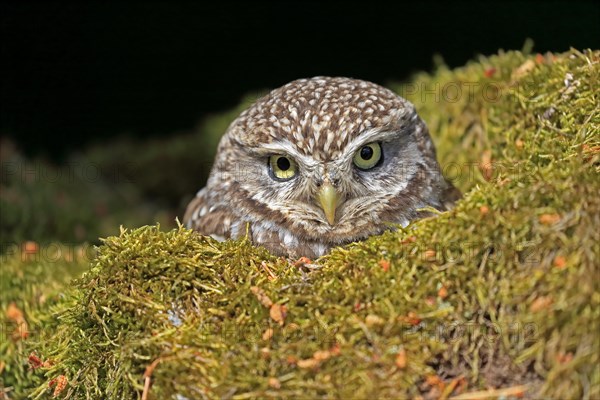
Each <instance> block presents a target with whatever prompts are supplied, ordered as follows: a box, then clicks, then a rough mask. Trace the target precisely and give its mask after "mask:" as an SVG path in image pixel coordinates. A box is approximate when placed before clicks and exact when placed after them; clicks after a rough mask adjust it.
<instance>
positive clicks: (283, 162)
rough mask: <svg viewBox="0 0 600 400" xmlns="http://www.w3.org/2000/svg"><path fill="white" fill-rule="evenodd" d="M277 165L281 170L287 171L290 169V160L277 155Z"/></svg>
mask: <svg viewBox="0 0 600 400" xmlns="http://www.w3.org/2000/svg"><path fill="white" fill-rule="evenodd" d="M277 167H278V168H279V169H280V170H282V171H287V170H288V169H290V160H288V159H287V158H285V157H279V158H278V159H277Z"/></svg>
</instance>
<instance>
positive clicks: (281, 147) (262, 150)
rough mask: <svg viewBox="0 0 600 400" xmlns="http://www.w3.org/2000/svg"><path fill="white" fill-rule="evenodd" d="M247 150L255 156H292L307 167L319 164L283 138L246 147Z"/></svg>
mask: <svg viewBox="0 0 600 400" xmlns="http://www.w3.org/2000/svg"><path fill="white" fill-rule="evenodd" d="M247 151H248V152H249V153H250V154H252V155H253V156H255V157H268V156H270V155H275V154H281V155H287V156H290V157H292V158H294V160H296V161H297V162H299V163H301V164H303V165H305V166H309V167H311V166H316V165H317V164H319V162H318V161H316V160H315V159H314V158H312V157H310V156H307V155H304V154H302V153H300V152H299V151H298V150H296V148H295V146H294V144H292V143H291V142H289V141H288V140H285V139H283V140H279V141H277V142H270V143H264V144H262V145H261V147H252V148H249V149H247Z"/></svg>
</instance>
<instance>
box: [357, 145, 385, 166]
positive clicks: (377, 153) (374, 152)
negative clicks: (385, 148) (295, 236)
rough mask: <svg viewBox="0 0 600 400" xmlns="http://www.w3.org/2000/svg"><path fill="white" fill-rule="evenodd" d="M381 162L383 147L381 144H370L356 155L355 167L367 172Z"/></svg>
mask: <svg viewBox="0 0 600 400" xmlns="http://www.w3.org/2000/svg"><path fill="white" fill-rule="evenodd" d="M380 160H381V146H380V145H379V143H369V144H366V145H364V146H363V147H361V148H360V149H358V151H357V152H356V153H355V154H354V159H353V161H354V165H356V166H357V167H358V169H362V170H367V169H371V168H373V167H375V166H376V165H377V164H378V163H379V161H380Z"/></svg>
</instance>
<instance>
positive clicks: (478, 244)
mask: <svg viewBox="0 0 600 400" xmlns="http://www.w3.org/2000/svg"><path fill="white" fill-rule="evenodd" d="M599 62H600V53H598V52H590V51H587V52H584V53H581V52H578V51H576V50H572V51H570V52H568V53H565V54H561V55H558V56H556V57H555V58H554V57H552V56H549V55H548V56H546V57H537V58H536V57H532V56H529V55H523V54H521V53H519V52H507V53H500V54H499V55H496V56H492V57H489V58H484V57H482V58H480V59H479V60H478V61H477V62H472V63H470V64H468V65H467V66H465V67H463V68H459V69H456V70H452V71H451V70H448V69H447V68H445V67H443V66H441V67H440V68H439V69H438V70H437V71H436V72H435V73H434V74H432V75H427V74H422V75H419V76H417V77H416V78H415V79H414V81H413V83H412V85H416V87H417V88H419V90H418V91H414V90H413V89H414V86H411V85H409V84H405V85H394V86H393V87H394V89H396V90H397V91H399V92H400V93H401V94H403V95H405V96H406V97H408V98H410V99H411V100H412V101H413V102H414V103H415V105H416V106H417V108H418V110H419V113H420V114H421V116H422V117H423V118H424V119H425V121H426V122H427V123H428V125H429V127H430V130H431V133H432V136H433V137H434V140H435V141H436V144H437V146H438V152H439V158H440V161H441V164H442V167H443V169H444V171H445V173H446V175H447V176H448V177H449V178H450V179H452V180H453V181H454V182H455V183H456V185H457V186H458V187H460V188H461V190H463V192H464V193H465V196H464V198H463V199H462V200H461V201H460V202H458V204H457V206H456V208H455V209H454V210H453V211H451V212H447V213H443V214H441V215H440V216H438V217H436V218H429V219H425V220H421V221H418V222H416V223H414V224H413V225H411V226H409V227H408V228H406V229H404V230H402V231H398V232H394V233H387V234H384V235H381V236H377V237H373V238H371V239H369V240H367V241H365V242H362V243H357V244H353V245H350V246H348V247H346V248H340V249H336V250H334V251H333V252H332V253H331V255H329V256H326V257H323V258H321V259H319V260H318V261H317V265H316V267H314V266H313V267H311V268H307V267H299V266H295V265H292V264H290V263H289V262H288V261H287V260H285V259H282V258H276V257H274V256H272V255H270V254H269V253H268V252H266V251H265V250H263V249H260V248H255V247H253V246H252V245H250V243H248V242H247V241H238V242H224V243H218V242H215V241H214V240H212V239H210V238H206V237H202V236H200V235H198V234H196V233H194V232H191V231H189V230H186V229H184V228H182V227H179V228H177V229H174V230H170V231H166V232H165V231H161V230H160V228H159V227H158V226H156V227H143V228H139V229H135V230H131V231H129V230H123V231H122V232H121V234H120V235H119V236H118V237H110V238H108V239H106V240H105V241H104V244H103V245H102V246H101V247H100V248H99V249H98V255H97V257H95V258H94V260H93V261H92V263H91V269H90V270H89V271H88V272H87V273H86V274H85V275H84V276H83V277H82V278H81V279H79V280H78V281H77V282H76V284H74V285H73V286H72V288H71V290H70V294H69V295H68V296H67V298H66V299H65V300H63V301H62V302H58V303H57V304H56V305H55V308H53V310H54V311H55V312H56V314H53V315H54V316H55V321H58V322H54V323H50V322H49V323H48V328H47V329H48V330H49V331H52V338H51V339H46V340H44V341H43V342H42V341H36V340H28V341H23V346H27V351H28V350H29V349H32V348H36V349H40V354H41V355H43V356H44V357H48V358H52V359H53V360H54V361H55V364H54V365H53V366H51V367H49V368H40V369H38V370H36V371H33V372H31V373H30V374H29V376H35V378H31V379H29V380H27V379H26V378H19V379H21V380H20V381H17V380H16V379H13V377H14V375H12V374H13V372H12V370H11V371H8V370H5V371H4V372H3V373H2V374H3V375H2V377H3V379H5V382H6V380H7V379H13V380H12V381H11V382H16V383H14V385H15V386H16V387H17V388H18V389H20V390H21V391H22V393H25V392H26V388H29V387H31V386H35V385H39V386H37V389H35V390H34V391H33V392H31V393H30V395H31V396H33V397H41V398H45V397H51V394H52V393H51V392H52V390H51V389H48V381H50V380H51V379H53V378H56V377H57V376H59V375H65V376H66V377H67V378H68V380H69V385H68V386H67V388H66V389H65V390H64V391H63V392H61V393H60V394H59V396H61V397H63V398H122V399H131V398H141V397H142V393H144V383H145V377H147V382H151V386H149V389H146V390H147V392H148V394H149V398H155V399H162V398H175V394H180V395H182V396H185V397H188V398H203V397H205V398H223V397H225V398H236V399H243V398H265V397H303V398H320V397H323V398H325V397H327V398H330V397H337V398H383V397H394V398H405V397H411V396H416V395H419V394H426V395H427V396H433V397H437V396H439V395H440V394H441V392H440V391H441V390H443V389H440V388H436V387H435V386H436V385H433V386H432V385H431V381H432V379H431V376H433V375H437V376H439V377H440V379H442V380H444V381H446V382H450V381H452V380H453V379H457V378H459V377H464V379H465V382H466V383H467V385H468V388H467V389H466V390H469V391H472V390H479V389H485V388H488V387H513V386H516V385H520V384H525V385H527V392H526V395H527V396H529V397H540V396H544V397H550V398H581V397H584V398H597V397H600V369H599V367H598V365H600V360H599V353H600V345H599V343H598V340H597V332H598V331H600V291H599V290H598V281H597V280H596V279H594V278H593V277H594V276H597V275H598V272H599V271H598V268H599V266H598V261H597V260H598V259H599V257H600V254H599V253H600V245H599V242H600V241H599V240H598V239H599V237H598V233H597V226H598V225H599V223H600V221H599V215H600V199H599V198H598V195H597V194H598V190H599V186H600V181H599V180H598V172H600V171H599V170H600V155H599V148H600V135H599V131H600V110H599V107H598V104H599V101H598V100H599V99H598V96H599V93H598V89H597V88H598V82H599V73H600V68H599ZM421 85H423V86H421ZM436 85H438V88H439V89H438V92H437V93H439V95H440V98H439V100H438V99H436V98H435V96H433V95H429V96H425V97H423V98H422V97H421V96H422V93H423V90H421V88H422V87H423V88H435V87H436ZM449 85H460V86H462V87H463V88H464V87H469V86H470V87H472V88H473V92H472V96H466V95H465V92H464V91H463V95H462V96H460V97H459V98H457V99H456V100H454V97H453V96H452V94H451V93H450V92H448V90H450V89H444V88H448V87H449ZM490 87H494V88H497V89H498V90H499V92H498V93H499V95H498V97H497V99H495V100H492V99H491V98H490V96H491V94H490V93H491V92H489V91H490V90H495V89H490ZM444 90H447V92H446V95H445V96H444ZM486 91H488V92H486ZM421 100H422V101H421ZM388 263H389V264H388ZM309 267H310V266H309ZM11 273H12V274H14V273H15V271H14V270H12V272H11ZM15 296H17V298H18V294H16V295H15ZM267 297H268V301H267V299H266V298H267ZM3 299H4V300H3V301H4V302H6V301H8V300H7V299H9V297H3ZM270 302H272V303H274V304H275V306H269V304H270ZM4 304H6V303H4ZM281 306H285V308H286V309H287V314H286V316H285V318H284V319H281V317H280V314H278V312H277V311H280V310H281ZM57 308H59V309H60V310H58V309H57ZM44 321H47V319H46V320H44ZM270 330H272V331H270ZM269 336H270V337H269ZM34 339H35V338H34ZM27 351H25V353H27ZM7 359H8V361H9V362H18V361H15V359H14V358H10V357H9V358H7ZM19 376H22V374H21V375H19ZM428 377H429V378H428ZM427 382H429V384H428V383H427ZM454 383H456V381H454ZM446 390H447V391H452V387H450V388H449V389H448V388H446ZM16 392H17V390H15V391H14V393H16ZM15 398H18V396H15Z"/></svg>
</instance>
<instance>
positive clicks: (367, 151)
mask: <svg viewBox="0 0 600 400" xmlns="http://www.w3.org/2000/svg"><path fill="white" fill-rule="evenodd" d="M371 157H373V149H372V148H371V147H370V146H365V147H363V148H362V149H360V158H362V159H363V160H365V161H367V160H370V159H371Z"/></svg>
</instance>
